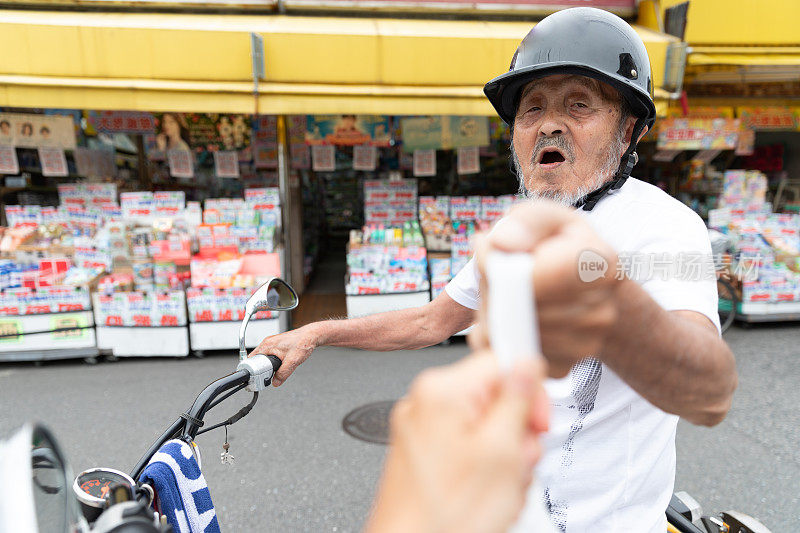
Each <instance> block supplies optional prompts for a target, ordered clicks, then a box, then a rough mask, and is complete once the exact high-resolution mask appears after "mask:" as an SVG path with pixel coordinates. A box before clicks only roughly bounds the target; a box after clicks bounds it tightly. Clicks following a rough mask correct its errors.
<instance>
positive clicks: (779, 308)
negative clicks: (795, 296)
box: [736, 302, 800, 323]
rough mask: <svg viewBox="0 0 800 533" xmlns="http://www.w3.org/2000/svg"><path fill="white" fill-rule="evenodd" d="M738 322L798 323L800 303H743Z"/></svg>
mask: <svg viewBox="0 0 800 533" xmlns="http://www.w3.org/2000/svg"><path fill="white" fill-rule="evenodd" d="M736 320H739V321H741V322H746V323H755V322H794V321H798V320H800V302H742V303H740V304H739V308H738V310H737V312H736Z"/></svg>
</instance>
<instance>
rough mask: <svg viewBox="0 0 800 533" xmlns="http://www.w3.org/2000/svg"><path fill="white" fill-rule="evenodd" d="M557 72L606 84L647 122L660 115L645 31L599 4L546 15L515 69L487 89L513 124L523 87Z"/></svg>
mask: <svg viewBox="0 0 800 533" xmlns="http://www.w3.org/2000/svg"><path fill="white" fill-rule="evenodd" d="M551 74H580V75H582V76H588V77H590V78H595V79H597V80H600V81H602V82H605V83H607V84H609V85H611V86H612V87H614V88H615V89H617V90H618V91H619V92H620V94H622V96H623V97H624V98H625V100H626V101H627V102H628V104H629V105H630V107H631V109H632V110H633V112H634V113H635V114H636V116H637V117H638V118H640V119H643V120H644V125H646V126H648V127H651V126H652V125H653V123H654V122H655V119H656V106H655V104H654V103H653V97H652V90H653V82H652V78H651V76H650V59H649V57H648V56H647V49H646V48H645V46H644V43H643V42H642V39H641V38H640V37H639V35H638V34H637V33H636V32H635V31H634V30H633V28H631V27H630V25H629V24H628V23H627V22H625V21H624V20H622V19H621V18H619V17H618V16H616V15H614V14H612V13H609V12H608V11H603V10H602V9H597V8H593V7H574V8H570V9H564V10H562V11H558V12H556V13H553V14H552V15H550V16H548V17H545V18H544V19H542V21H541V22H539V23H538V24H537V25H536V26H535V27H534V28H533V29H532V30H531V31H530V32H529V33H528V35H526V36H525V38H524V39H523V40H522V42H521V43H520V45H519V47H518V48H517V51H516V52H515V53H514V57H513V59H512V60H511V68H510V69H509V71H508V72H506V73H505V74H502V75H500V76H498V77H496V78H495V79H493V80H492V81H490V82H489V83H487V84H486V86H485V87H484V88H483V92H484V93H486V96H487V97H488V98H489V101H490V102H491V103H492V105H493V106H494V108H495V109H496V110H497V113H498V114H499V115H500V118H502V119H503V120H504V121H505V122H506V123H507V124H511V123H513V122H514V116H515V115H516V114H517V104H518V103H519V101H518V100H519V93H520V90H521V89H522V88H523V87H524V86H525V85H526V84H527V83H528V82H530V81H532V80H535V79H536V78H541V77H544V76H549V75H551Z"/></svg>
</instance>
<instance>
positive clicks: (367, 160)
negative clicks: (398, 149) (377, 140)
mask: <svg viewBox="0 0 800 533" xmlns="http://www.w3.org/2000/svg"><path fill="white" fill-rule="evenodd" d="M377 166H378V147H377V146H365V145H359V146H354V147H353V170H366V171H372V170H375V168H376V167H377Z"/></svg>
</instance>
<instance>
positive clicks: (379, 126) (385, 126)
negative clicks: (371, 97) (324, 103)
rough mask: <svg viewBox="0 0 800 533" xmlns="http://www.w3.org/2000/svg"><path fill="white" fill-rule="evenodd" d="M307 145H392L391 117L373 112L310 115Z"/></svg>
mask: <svg viewBox="0 0 800 533" xmlns="http://www.w3.org/2000/svg"><path fill="white" fill-rule="evenodd" d="M306 123H307V124H306V144H309V145H318V144H333V145H340V146H357V145H360V144H368V145H372V146H390V145H391V144H392V134H391V131H392V130H391V123H390V120H389V117H384V116H374V115H308V117H306Z"/></svg>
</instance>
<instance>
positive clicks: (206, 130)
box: [147, 113, 252, 159]
mask: <svg viewBox="0 0 800 533" xmlns="http://www.w3.org/2000/svg"><path fill="white" fill-rule="evenodd" d="M155 121H156V122H155V123H156V128H155V135H152V136H148V138H147V151H148V154H149V157H150V158H151V159H164V157H165V153H166V152H168V151H170V150H191V151H194V152H198V153H199V152H204V151H206V152H214V151H216V150H236V151H239V152H245V151H248V149H249V147H250V136H251V134H252V128H251V125H250V117H249V116H248V115H221V114H216V113H160V114H156V115H155ZM241 155H242V154H240V157H241Z"/></svg>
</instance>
